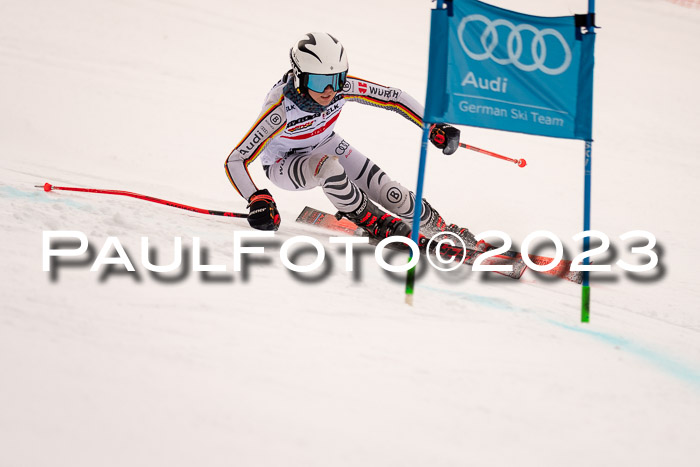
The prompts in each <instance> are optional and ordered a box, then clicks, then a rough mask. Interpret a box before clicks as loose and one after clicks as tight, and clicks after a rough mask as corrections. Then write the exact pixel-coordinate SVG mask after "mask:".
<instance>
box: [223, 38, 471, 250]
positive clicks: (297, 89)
mask: <svg viewBox="0 0 700 467" xmlns="http://www.w3.org/2000/svg"><path fill="white" fill-rule="evenodd" d="M290 60H291V63H292V69H291V70H289V71H288V72H287V73H285V75H284V76H283V77H282V79H281V80H280V81H279V82H278V83H277V84H275V86H274V87H273V88H272V90H271V91H270V92H269V93H268V95H267V97H266V99H265V104H264V106H263V110H262V113H261V114H260V116H259V117H258V119H257V121H256V122H255V124H254V125H253V127H252V128H251V129H250V131H248V133H247V134H246V135H245V137H244V138H243V140H242V141H241V142H240V143H239V144H238V146H236V148H235V149H233V151H232V152H231V153H230V154H229V156H228V158H227V159H226V165H225V166H226V174H227V175H228V177H229V180H230V182H231V184H232V185H233V186H234V188H235V189H236V190H237V191H238V193H239V194H240V195H241V196H243V197H244V198H245V199H246V200H248V208H249V210H250V212H249V216H248V222H249V224H250V226H251V227H253V228H255V229H260V230H277V229H278V228H279V225H280V215H279V212H278V211H277V206H276V204H275V201H274V199H273V198H272V195H271V194H270V192H269V191H268V190H267V189H259V188H258V187H257V186H256V185H255V184H254V183H253V180H252V179H251V177H250V175H249V173H248V165H249V164H250V163H251V162H253V161H254V160H255V159H256V158H257V157H258V156H260V158H261V160H262V164H263V168H264V170H265V174H266V175H267V178H268V179H269V180H270V181H271V182H272V183H273V184H274V185H275V186H277V187H279V188H282V189H284V190H291V191H296V190H309V189H312V188H315V187H317V186H320V187H321V188H322V190H323V192H324V193H325V195H326V196H327V197H328V199H329V200H330V202H331V203H332V204H333V205H334V206H335V208H336V209H337V210H338V211H339V214H341V215H343V216H345V217H347V218H348V219H350V220H351V221H352V222H354V223H355V224H357V225H358V226H361V227H362V228H363V229H365V230H366V231H367V232H368V233H369V234H370V235H371V236H374V237H389V236H392V235H402V236H410V233H411V228H410V227H409V225H408V224H406V223H405V222H403V221H402V219H404V220H406V221H411V220H412V217H413V209H414V207H415V195H414V193H412V192H411V191H409V190H408V189H406V188H405V187H403V186H402V185H401V184H400V183H398V182H396V181H394V180H392V179H391V178H390V177H389V176H388V175H387V174H386V173H385V172H384V171H383V170H382V169H380V168H379V166H377V165H376V164H375V163H374V162H372V161H371V160H370V159H369V158H367V157H366V156H365V155H363V154H362V153H361V152H360V151H358V150H357V149H356V148H354V147H353V146H351V145H350V144H349V143H348V142H347V141H345V140H344V139H343V138H342V137H341V136H340V135H339V134H337V133H335V132H334V131H333V128H334V126H335V122H336V120H337V119H338V117H339V116H340V111H341V110H342V108H343V105H344V104H345V102H359V103H361V104H366V105H371V106H374V107H380V108H383V109H387V110H392V111H394V112H397V113H398V114H400V115H401V116H403V117H405V118H407V119H408V120H410V121H411V122H413V123H415V124H416V125H417V126H419V127H421V128H422V125H423V120H422V118H423V107H422V106H421V105H420V104H419V103H418V102H417V101H416V100H415V99H413V98H412V97H411V96H409V95H408V94H406V93H404V92H402V91H401V90H400V89H396V88H390V87H386V86H382V85H379V84H376V83H373V82H370V81H367V80H364V79H361V78H356V77H352V76H348V74H347V73H348V58H347V53H346V51H345V49H344V48H343V46H342V44H341V43H340V42H338V40H337V39H336V38H334V37H333V36H331V35H330V34H327V33H322V32H313V33H308V34H305V35H304V36H303V37H302V38H301V39H300V40H299V41H298V42H297V43H296V44H295V45H294V46H293V47H292V49H291V50H290ZM459 133H460V132H459V130H458V129H457V128H454V127H452V126H450V125H446V124H435V125H433V126H432V127H431V130H430V141H431V142H432V143H433V144H434V145H435V146H436V147H438V148H440V149H442V152H443V153H444V154H452V153H453V152H455V150H456V149H457V147H458V145H459ZM375 203H378V204H380V205H381V206H382V207H384V208H385V209H386V210H387V211H389V212H391V213H394V214H396V215H397V216H398V217H397V216H394V215H392V214H390V213H388V212H385V211H384V210H382V209H381V208H380V207H379V206H377V205H376V204H375ZM421 212H422V215H421V222H420V233H421V234H423V235H425V236H426V237H432V236H433V235H435V234H437V233H440V232H444V231H451V232H454V233H456V234H457V235H459V236H460V237H462V238H463V239H464V241H465V243H466V245H467V247H472V248H473V247H474V246H475V244H476V241H475V239H474V235H472V233H471V232H470V231H469V230H467V229H466V228H461V227H458V226H456V225H454V224H450V225H447V224H446V223H445V221H443V219H442V216H440V214H439V213H438V212H437V211H436V210H435V209H434V208H433V207H432V206H431V205H430V204H429V203H428V202H427V201H425V200H423V204H422V211H421Z"/></svg>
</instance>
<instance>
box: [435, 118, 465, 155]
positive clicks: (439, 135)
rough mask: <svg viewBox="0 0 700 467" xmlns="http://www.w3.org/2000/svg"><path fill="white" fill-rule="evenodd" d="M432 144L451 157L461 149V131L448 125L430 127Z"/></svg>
mask: <svg viewBox="0 0 700 467" xmlns="http://www.w3.org/2000/svg"><path fill="white" fill-rule="evenodd" d="M430 142H431V143H433V144H434V145H435V147H436V148H438V149H442V153H443V154H447V155H450V154H452V153H454V152H455V151H456V150H457V148H458V147H459V130H458V129H457V128H455V127H453V126H450V125H448V124H447V123H436V124H434V125H433V126H431V127H430Z"/></svg>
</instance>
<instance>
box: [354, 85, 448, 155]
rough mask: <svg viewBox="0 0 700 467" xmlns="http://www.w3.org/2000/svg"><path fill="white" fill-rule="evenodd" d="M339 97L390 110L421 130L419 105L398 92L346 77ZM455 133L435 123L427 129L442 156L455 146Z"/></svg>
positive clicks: (421, 107)
mask: <svg viewBox="0 0 700 467" xmlns="http://www.w3.org/2000/svg"><path fill="white" fill-rule="evenodd" d="M343 97H344V98H345V100H348V101H353V102H359V103H361V104H366V105H371V106H373V107H381V108H384V109H388V110H393V111H394V112H397V113H399V114H400V115H402V116H403V117H405V118H407V119H408V120H410V121H412V122H413V123H415V124H416V125H418V126H419V127H421V128H422V127H423V110H424V109H423V106H422V105H420V104H419V103H418V101H416V100H415V99H414V98H413V97H411V96H410V95H409V94H408V93H405V92H403V91H401V90H400V89H397V88H390V87H387V86H382V85H381V84H377V83H372V82H371V81H366V80H363V79H360V78H355V77H353V76H349V77H348V81H347V83H346V85H345V88H344V89H343ZM459 134H460V132H459V130H458V129H457V128H455V127H453V126H451V125H447V124H445V123H437V124H434V125H432V126H431V127H430V142H431V143H433V144H434V145H435V146H436V147H437V148H438V149H442V152H443V153H444V154H452V153H454V152H455V151H456V150H457V147H458V146H459Z"/></svg>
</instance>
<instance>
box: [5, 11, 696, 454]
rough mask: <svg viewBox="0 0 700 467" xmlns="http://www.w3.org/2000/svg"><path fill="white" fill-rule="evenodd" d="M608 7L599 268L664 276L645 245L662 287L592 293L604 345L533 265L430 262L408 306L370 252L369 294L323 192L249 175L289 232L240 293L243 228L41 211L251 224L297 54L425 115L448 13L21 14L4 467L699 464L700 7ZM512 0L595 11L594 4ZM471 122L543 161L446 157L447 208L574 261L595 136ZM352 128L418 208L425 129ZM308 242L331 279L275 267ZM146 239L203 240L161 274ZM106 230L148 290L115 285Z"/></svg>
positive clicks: (351, 135) (12, 154) (363, 119)
mask: <svg viewBox="0 0 700 467" xmlns="http://www.w3.org/2000/svg"><path fill="white" fill-rule="evenodd" d="M597 3H598V5H597V7H598V11H597V22H598V23H599V25H600V26H601V29H599V30H598V33H599V35H598V41H597V55H596V56H597V61H596V71H595V105H594V110H595V116H594V137H595V143H594V146H593V157H594V159H593V177H594V178H593V227H594V228H595V229H597V230H600V231H602V232H605V233H606V234H607V235H608V236H609V237H610V238H611V240H612V244H613V245H612V246H613V248H614V251H612V250H611V251H612V253H609V254H607V255H601V256H599V257H598V258H597V262H598V263H599V264H603V263H606V262H607V263H611V264H614V262H615V261H616V260H617V259H620V258H622V259H625V260H626V261H628V262H637V261H641V262H643V261H644V259H643V258H640V257H639V256H638V255H633V254H632V253H631V252H630V248H631V246H632V245H630V244H629V243H626V242H623V241H622V240H620V239H619V235H621V234H623V233H625V232H628V231H630V230H638V229H641V230H646V231H649V232H652V233H653V234H654V235H656V237H657V239H658V246H657V248H656V251H657V252H658V253H659V256H660V264H659V266H658V267H657V268H656V269H655V270H654V271H652V272H651V273H647V274H643V275H639V274H638V275H629V274H626V273H624V271H622V270H621V269H619V268H618V267H617V266H613V270H612V272H611V273H608V274H603V275H601V274H599V275H598V276H596V275H595V274H594V281H593V284H592V300H593V304H592V307H591V309H592V317H591V322H590V323H589V324H581V323H580V322H579V321H580V320H579V303H580V287H579V286H577V285H574V284H571V283H565V282H563V281H555V282H552V281H546V280H544V279H543V278H541V277H538V276H537V275H536V274H535V273H533V272H532V271H528V272H526V274H525V275H524V276H523V278H522V279H521V280H520V281H517V282H516V281H512V280H508V279H503V278H501V277H500V276H496V275H489V274H477V273H473V272H470V271H468V270H466V269H464V270H462V271H460V272H458V273H457V272H455V273H452V274H437V273H436V272H435V271H434V270H431V269H428V268H426V269H425V275H424V276H422V277H421V278H420V280H419V282H418V287H417V290H416V295H415V305H414V306H413V307H410V306H408V305H405V304H404V295H403V285H402V280H403V278H402V276H401V275H389V274H387V273H385V272H384V271H383V270H381V269H380V268H379V267H378V266H377V264H376V262H375V261H374V259H373V257H372V255H371V254H370V253H367V252H365V253H364V254H363V255H361V256H360V258H359V259H358V261H357V264H356V266H357V267H356V270H355V271H354V272H346V271H345V268H344V264H345V263H344V256H343V254H342V251H341V250H340V248H339V246H338V245H331V244H330V243H329V242H328V236H329V235H328V234H326V233H325V232H319V231H317V230H314V229H312V228H309V227H304V226H300V225H298V224H295V223H294V219H295V217H296V215H297V214H298V213H299V211H300V210H301V208H302V207H303V206H304V205H307V204H310V205H313V206H316V207H319V208H322V209H327V210H330V209H331V206H330V203H328V201H327V200H325V198H324V197H323V195H322V193H321V192H320V191H318V190H313V191H310V192H304V193H285V192H281V191H280V190H278V189H275V188H274V187H271V186H270V184H269V183H268V184H266V180H265V178H264V175H263V173H262V170H261V168H260V166H259V164H253V166H251V173H252V175H253V177H254V178H255V180H256V182H257V183H258V184H259V185H261V186H267V187H269V188H270V189H271V191H272V192H273V194H274V196H275V197H276V199H277V201H278V205H279V208H280V210H281V214H282V219H283V223H282V228H281V229H280V231H279V232H278V233H277V235H276V237H275V238H274V239H273V240H272V241H268V242H267V243H265V242H262V244H263V246H264V247H265V253H264V254H261V255H253V256H252V258H253V260H252V261H249V262H248V263H247V266H246V268H245V269H244V271H241V272H234V271H233V234H234V232H236V231H249V228H248V226H247V223H246V222H245V221H242V220H236V219H227V218H220V217H212V216H206V215H199V214H194V213H189V212H186V211H181V210H177V209H173V208H170V207H165V206H160V205H156V204H152V203H148V202H144V201H138V200H134V199H130V198H123V197H116V196H106V195H96V194H82V193H68V192H51V193H45V192H43V191H41V190H40V189H37V188H34V185H43V184H44V183H45V182H50V183H53V184H56V185H60V186H79V187H94V188H106V189H121V190H129V191H134V192H138V193H144V194H147V195H151V196H156V197H160V198H165V199H171V200H174V201H179V202H184V203H188V204H192V205H194V206H199V207H204V208H208V209H218V210H229V211H245V210H246V208H245V201H244V200H242V199H241V198H240V197H239V196H238V195H237V193H236V192H235V190H234V189H233V188H232V187H231V186H230V184H229V182H228V180H227V178H226V176H225V174H224V171H223V164H224V160H225V158H226V156H227V155H228V153H229V151H230V150H231V149H232V148H233V147H234V146H235V145H236V144H237V142H238V141H239V140H240V139H241V138H242V136H243V135H244V134H245V132H246V131H247V130H248V128H249V127H250V125H251V124H252V123H253V122H254V120H255V118H256V116H257V115H258V112H259V111H260V106H261V104H262V100H263V97H264V96H265V94H266V92H267V91H268V89H269V88H270V87H271V86H272V85H273V84H274V83H275V82H276V81H277V80H278V79H279V78H280V77H281V76H282V74H283V73H284V72H285V71H286V70H287V69H288V51H289V47H290V46H291V44H292V43H293V42H294V41H295V40H296V39H297V38H298V37H299V36H300V35H301V34H303V33H305V32H308V31H315V30H322V31H329V32H331V33H333V34H334V35H335V36H336V37H338V38H339V39H340V40H341V41H342V42H343V44H344V45H345V47H346V49H347V51H348V54H349V58H350V67H351V73H352V74H353V75H356V76H361V77H363V78H366V79H368V80H371V81H375V82H379V83H383V84H387V85H392V86H396V87H399V88H401V89H403V90H405V91H407V92H409V93H411V94H412V95H413V96H414V97H416V98H417V99H419V100H423V99H424V98H425V81H426V68H427V66H426V64H427V48H428V42H427V38H428V27H429V8H430V7H431V5H432V4H431V2H428V1H427V0H426V1H423V0H411V1H402V0H387V1H381V2H376V1H370V0H356V1H353V2H326V1H305V0H297V1H294V2H290V1H286V0H285V1H283V0H268V1H264V2H258V3H255V2H243V1H240V0H206V1H195V0H99V1H95V0H91V1H88V0H64V1H61V2H52V1H41V0H14V1H13V0H9V1H7V0H6V1H3V2H1V3H0V110H1V111H0V151H1V152H2V158H1V160H0V203H1V204H0V206H1V207H2V212H3V216H2V221H1V224H0V226H1V227H0V232H1V235H2V242H0V253H1V256H0V257H1V258H2V263H1V264H2V269H1V272H0V278H1V281H0V283H1V284H2V306H1V307H0V438H2V449H0V465H2V466H19V465H27V466H55V465H70V466H72V467H77V466H94V465H102V466H123V465H130V466H155V465H169V466H190V465H208V466H230V465H236V466H269V465H290V466H291V465H293V466H358V465H365V466H367V465H372V466H428V465H429V466H464V465H532V466H545V465H546V466H560V465H568V466H591V465H618V466H622V465H634V466H655V465H674V466H691V465H697V459H698V458H699V457H700V306H699V305H700V300H699V290H698V286H697V274H698V272H697V271H698V268H697V254H696V249H697V245H696V239H697V231H698V228H699V227H700V222H699V221H698V215H697V213H698V211H697V205H698V201H699V200H698V194H699V193H700V188H699V185H698V183H697V181H696V179H697V174H698V171H699V169H700V162H699V158H698V155H699V154H698V148H699V147H700V132H698V108H700V97H699V93H698V91H697V83H698V77H700V61H698V60H697V58H698V57H700V43H699V42H698V41H697V34H698V31H699V30H700V11H699V10H697V9H690V8H683V7H681V6H679V5H678V4H674V3H672V2H668V1H663V0H615V1H601V2H597ZM497 4H498V5H500V6H504V7H507V8H512V9H516V10H518V9H520V10H521V11H522V8H527V9H528V10H527V11H526V12H527V13H532V14H540V15H549V16H558V15H565V14H572V13H582V12H585V10H586V2H585V1H584V0H576V1H574V0H566V1H562V0H533V1H529V2H518V1H515V0H512V1H506V0H501V1H498V2H497ZM461 129H462V140H463V141H465V142H468V143H470V144H473V145H475V146H479V147H483V148H486V149H489V150H492V151H496V152H499V153H503V154H506V155H509V156H511V157H516V158H520V157H524V158H526V159H527V161H528V166H527V167H526V168H525V169H519V168H517V167H515V166H514V165H511V164H507V163H505V162H502V161H498V160H496V159H492V158H489V157H486V156H482V155H479V154H476V153H471V152H469V151H464V150H461V151H459V152H458V153H457V154H454V155H453V156H450V157H447V156H443V155H442V154H441V153H440V152H439V151H438V150H435V149H431V150H430V153H429V161H428V167H427V183H426V190H425V193H426V197H427V198H428V199H429V200H430V201H431V202H432V204H433V205H435V206H436V207H437V208H438V209H439V210H440V211H441V212H442V213H443V215H444V216H445V218H446V219H447V220H448V221H449V222H456V223H458V224H460V225H466V226H468V227H470V228H471V229H472V230H473V231H475V232H482V231H485V230H492V229H498V230H502V231H505V232H508V233H509V234H510V235H511V237H512V238H513V240H514V243H515V244H516V245H518V244H519V243H520V242H522V240H523V239H524V238H525V237H526V236H527V235H528V234H529V233H531V232H533V231H536V230H549V231H552V232H554V233H555V234H556V235H557V236H559V237H560V238H561V239H562V240H563V241H564V243H565V245H566V247H567V250H568V251H567V253H568V256H569V257H571V256H573V255H575V254H576V252H577V249H578V248H580V246H579V245H578V244H577V243H576V242H573V240H572V239H571V237H572V236H573V235H574V234H576V233H578V232H579V231H580V230H582V229H581V226H582V222H581V218H582V205H583V202H582V191H583V190H582V185H583V143H582V142H577V141H561V140H553V139H546V138H537V137H532V136H525V135H517V134H508V133H503V132H495V131H488V130H480V129H474V128H467V127H463V128H461ZM337 131H338V132H339V133H340V134H342V135H343V137H344V138H345V139H347V140H348V141H350V142H351V143H352V144H353V145H354V146H356V147H357V148H359V149H360V150H362V151H363V152H364V153H365V154H367V155H370V156H371V157H372V158H373V159H374V160H375V161H376V162H377V163H378V164H379V165H380V166H381V167H382V168H383V169H384V170H385V171H387V172H388V173H389V174H390V175H391V176H392V177H394V178H395V179H397V180H399V181H401V182H402V183H403V184H404V185H406V186H409V187H413V186H414V185H415V180H416V171H417V158H418V152H419V140H420V131H419V130H418V129H417V128H416V127H415V126H413V125H411V124H410V123H409V122H407V121H405V120H403V119H402V118H400V117H398V116H397V115H395V114H393V113H390V112H383V111H381V110H379V109H372V108H369V107H366V106H360V105H354V104H348V105H347V106H346V107H345V110H344V111H343V117H342V118H341V119H340V120H339V123H338V125H337ZM44 231H79V232H82V233H84V234H85V235H86V236H87V238H88V239H89V244H90V250H89V252H88V253H86V254H85V255H82V256H80V257H76V258H61V261H62V262H61V263H58V264H54V265H53V269H52V271H51V272H44V271H43V270H42V232H44ZM297 235H312V236H314V237H315V238H317V239H320V240H321V241H322V243H323V244H324V245H325V248H326V252H327V261H326V263H325V264H324V267H323V268H322V269H321V271H320V272H319V271H316V272H312V273H304V274H297V275H294V274H291V273H290V272H289V271H288V270H287V269H286V268H285V267H284V266H283V265H282V263H281V261H280V258H279V245H280V244H281V242H283V241H284V240H286V239H289V238H291V237H294V236H297ZM142 236H145V237H148V239H149V242H150V243H149V246H150V247H151V248H152V249H153V250H154V254H152V255H151V256H150V259H151V261H153V262H155V263H156V264H168V263H170V262H171V261H172V259H173V257H174V255H175V252H174V248H173V245H174V241H175V240H174V237H181V238H182V244H183V250H184V253H183V259H184V260H185V265H184V266H183V267H182V268H180V269H178V270H177V271H174V272H171V273H160V274H159V273H151V272H149V271H148V270H147V269H146V268H145V267H144V266H143V264H142V259H141V253H142V248H141V243H140V242H141V237H142ZM108 237H116V238H117V239H118V240H119V242H120V244H122V245H123V246H124V248H125V250H126V253H127V254H128V256H129V258H130V260H131V262H133V265H134V267H135V269H136V271H135V272H126V270H125V268H124V267H123V266H119V265H114V266H109V265H103V266H101V267H100V268H99V270H98V271H97V272H91V271H90V267H91V265H92V263H93V261H94V260H95V257H96V256H97V255H98V253H99V252H100V250H101V248H102V246H103V245H104V244H105V242H106V241H107V239H108ZM195 237H196V238H198V239H199V241H200V242H201V245H202V250H203V258H202V262H203V263H204V264H209V265H221V266H223V267H225V268H226V271H225V272H210V273H200V272H192V264H193V258H192V256H193V253H194V250H193V242H194V241H195V240H194V238H195ZM64 247H70V245H64ZM178 251H179V250H178ZM546 251H551V250H547V249H544V250H543V252H546ZM107 253H108V254H109V255H116V253H115V250H114V248H109V251H107ZM205 253H206V254H205ZM156 254H157V257H156ZM312 259H313V255H311V254H308V253H304V254H302V255H301V256H299V257H298V258H297V260H298V262H299V263H300V264H303V263H305V262H306V263H309V262H310V261H311V260H312ZM400 260H401V258H395V261H400ZM69 262H70V263H69ZM595 277H597V279H595Z"/></svg>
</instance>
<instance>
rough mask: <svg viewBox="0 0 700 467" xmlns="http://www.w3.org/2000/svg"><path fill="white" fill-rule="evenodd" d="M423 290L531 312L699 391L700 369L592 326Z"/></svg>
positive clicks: (464, 295)
mask: <svg viewBox="0 0 700 467" xmlns="http://www.w3.org/2000/svg"><path fill="white" fill-rule="evenodd" d="M420 288H422V289H426V290H430V291H432V292H438V293H442V294H445V295H451V296H454V297H457V298H459V299H461V300H465V301H468V302H471V303H475V304H478V305H484V306H487V307H490V308H494V309H497V310H503V311H511V312H519V313H529V314H531V315H534V316H537V317H538V318H539V319H541V320H543V321H545V322H546V323H548V324H552V325H554V326H557V327H560V328H562V329H565V330H567V331H572V332H577V333H580V334H585V335H588V336H590V337H593V338H595V339H597V340H599V341H602V342H604V343H606V344H610V345H614V346H616V347H617V348H619V349H620V350H624V351H626V352H628V353H630V354H632V355H635V356H637V357H639V358H641V359H643V360H645V361H646V362H648V363H650V364H652V365H653V366H655V367H657V368H658V369H660V370H662V371H663V372H665V373H667V374H669V375H671V376H673V377H674V378H677V379H679V380H681V381H684V382H686V383H688V384H690V385H692V386H694V388H695V389H697V390H700V368H693V367H690V366H688V365H686V364H685V363H682V362H679V361H678V360H676V359H674V358H673V357H671V356H669V355H666V354H664V353H661V352H657V351H655V350H652V349H649V348H647V347H644V346H643V345H641V344H639V343H636V342H633V341H630V340H628V339H625V338H622V337H619V336H615V335H612V334H608V333H605V332H599V331H594V330H592V329H591V328H590V325H588V326H586V327H578V326H572V325H569V324H565V323H560V322H558V321H555V320H553V319H549V318H545V317H543V316H539V315H538V314H537V312H536V311H535V310H531V309H527V308H520V307H518V306H514V305H513V304H512V303H510V302H509V301H508V300H505V299H502V298H493V297H485V296H482V295H476V294H472V293H467V292H458V291H453V290H445V289H440V288H436V287H430V286H425V285H421V286H420Z"/></svg>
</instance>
